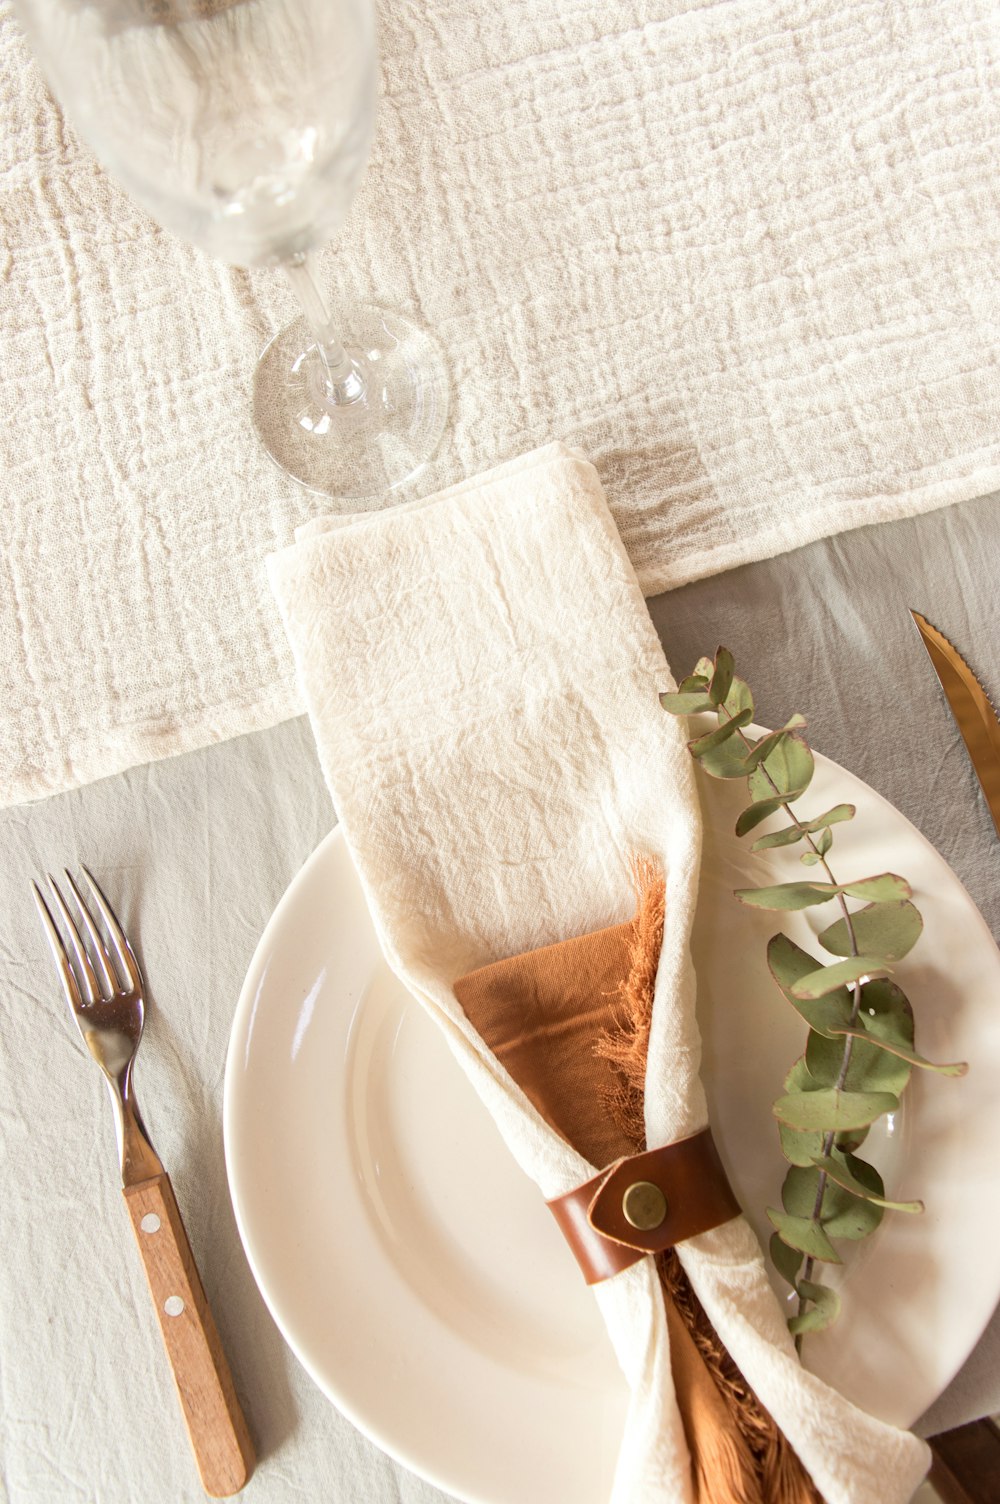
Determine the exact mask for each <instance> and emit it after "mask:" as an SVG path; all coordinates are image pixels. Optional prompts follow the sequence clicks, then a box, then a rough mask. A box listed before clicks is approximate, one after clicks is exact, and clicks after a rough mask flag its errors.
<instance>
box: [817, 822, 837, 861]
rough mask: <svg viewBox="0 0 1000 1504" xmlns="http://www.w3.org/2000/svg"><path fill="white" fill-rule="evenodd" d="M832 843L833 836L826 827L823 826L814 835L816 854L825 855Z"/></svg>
mask: <svg viewBox="0 0 1000 1504" xmlns="http://www.w3.org/2000/svg"><path fill="white" fill-rule="evenodd" d="M832 845H833V836H832V835H831V833H830V831H829V830H828V829H826V828H824V829H823V830H821V831H820V832H819V834H818V835H817V837H816V855H817V856H826V854H827V852H828V851H829V850H830V847H831V846H832Z"/></svg>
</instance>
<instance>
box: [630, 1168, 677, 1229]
mask: <svg viewBox="0 0 1000 1504" xmlns="http://www.w3.org/2000/svg"><path fill="white" fill-rule="evenodd" d="M622 1211H623V1212H624V1213H625V1221H626V1222H627V1223H628V1224H629V1225H630V1226H631V1227H637V1228H638V1229H639V1231H640V1232H652V1231H653V1229H654V1228H655V1227H662V1225H663V1223H664V1222H665V1221H666V1217H667V1198H666V1196H664V1194H663V1192H662V1191H661V1190H660V1187H659V1186H658V1185H654V1184H653V1183H652V1181H651V1180H637V1181H636V1182H635V1184H634V1185H630V1186H629V1188H628V1190H627V1191H626V1192H625V1194H624V1196H623V1197H622Z"/></svg>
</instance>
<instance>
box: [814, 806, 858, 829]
mask: <svg viewBox="0 0 1000 1504" xmlns="http://www.w3.org/2000/svg"><path fill="white" fill-rule="evenodd" d="M856 814H857V810H856V808H855V807H854V805H853V804H835V805H834V806H833V808H832V809H828V810H827V811H826V813H825V814H822V815H816V816H814V818H813V819H812V820H810V821H809V823H808V825H807V826H806V830H810V831H811V830H825V829H826V827H827V826H828V825H839V824H840V823H841V821H842V820H853V819H854V816H855V815H856Z"/></svg>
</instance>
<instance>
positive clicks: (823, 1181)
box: [718, 705, 862, 1353]
mask: <svg viewBox="0 0 1000 1504" xmlns="http://www.w3.org/2000/svg"><path fill="white" fill-rule="evenodd" d="M718 712H719V715H720V717H721V716H726V717H727V719H729V720H732V719H733V716H732V713H731V712H730V711H728V710H726V707H725V705H720V706H719V707H718ZM736 734H737V736H738V737H739V738H740V741H741V742H742V743H743V745H744V747H746V749H747V751H748V752H751V751H752V750H753V743H752V742H751V741H750V738H749V737H748V736H747V735H746V733H745V732H744V730H743V728H742V726H738V727H737V728H736ZM759 766H760V771H761V772H762V773H763V775H764V777H765V778H766V779H767V781H768V783H769V784H770V786H771V789H772V792H773V793H775V794H777V795H779V796H781V790H780V789H779V788H778V785H777V784H776V783H775V781H774V779H773V778H772V777H771V775H770V773H769V772H768V771H767V768H765V767H764V764H763V763H761V764H759ZM783 808H784V811H785V814H786V815H788V817H789V822H790V823H791V824H792V825H794V826H795V827H796V829H798V830H800V831H801V832H802V835H803V837H804V839H805V840H806V842H807V844H808V845H809V847H810V848H811V849H812V851H813V852H814V853H815V855H816V858H817V860H818V862H819V865H820V866H821V867H822V869H823V871H824V872H825V873H826V876H827V878H828V880H829V881H830V882H831V883H833V885H834V886H836V884H837V879H836V878H835V877H834V875H833V872H832V871H831V870H830V864H829V862H828V861H827V859H826V857H825V855H824V854H823V852H821V851H820V850H819V848H818V847H817V845H816V842H815V841H814V840H813V837H812V831H810V830H807V829H806V828H805V826H804V824H803V823H802V821H801V820H800V819H799V818H798V816H797V815H796V813H795V811H794V810H793V809H792V808H791V807H790V806H789V805H788V804H785V805H784V806H783ZM837 903H838V905H839V907H840V911H841V914H842V915H843V918H844V924H845V926H846V928H847V936H848V942H849V944H850V948H851V955H852V956H857V955H859V954H860V952H859V950H858V941H857V936H856V934H855V932H854V925H853V923H852V922H851V911H850V909H849V908H848V907H847V901H846V899H845V898H844V895H843V893H838V894H837ZM861 989H862V983H861V982H855V983H854V985H853V987H852V988H851V991H852V994H853V998H852V1007H851V1025H852V1027H853V1025H854V1024H855V1023H857V1019H858V1014H859V1013H860V1011H861ZM853 1051H854V1040H853V1039H852V1038H851V1036H850V1035H848V1036H847V1038H846V1039H845V1040H844V1056H843V1059H842V1061H841V1064H840V1070H839V1071H838V1073H837V1080H836V1084H835V1089H836V1090H837V1091H840V1090H842V1089H843V1085H844V1082H845V1081H846V1080H847V1072H848V1071H849V1070H850V1068H851V1055H852V1054H853ZM836 1138H837V1134H836V1130H831V1131H830V1132H829V1133H827V1134H826V1135H825V1136H824V1138H823V1158H824V1159H826V1158H828V1157H829V1155H830V1153H831V1151H832V1150H833V1147H834V1143H835V1141H836ZM828 1178H829V1177H828V1176H827V1173H826V1171H825V1170H820V1172H819V1180H818V1181H817V1184H816V1199H815V1201H814V1203H813V1210H812V1217H811V1220H812V1221H813V1222H817V1223H818V1222H820V1220H821V1217H822V1212H823V1199H824V1197H825V1196H826V1187H827V1182H828ZM815 1267H816V1260H815V1259H814V1258H813V1256H812V1254H809V1255H807V1257H806V1260H805V1263H804V1264H803V1266H802V1279H803V1281H805V1282H806V1283H809V1282H810V1281H811V1280H812V1277H813V1272H814V1270H815ZM809 1303H810V1302H809V1300H808V1298H807V1297H806V1296H805V1295H802V1294H800V1295H799V1309H798V1312H797V1314H798V1315H799V1316H801V1315H802V1314H803V1313H804V1311H805V1309H806V1306H807V1305H809ZM795 1351H796V1352H797V1353H801V1352H802V1333H801V1332H799V1333H797V1334H796V1337H795Z"/></svg>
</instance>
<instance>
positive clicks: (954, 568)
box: [0, 498, 1000, 1504]
mask: <svg viewBox="0 0 1000 1504" xmlns="http://www.w3.org/2000/svg"><path fill="white" fill-rule="evenodd" d="M998 577H1000V513H998V510H997V507H996V504H995V498H987V499H984V500H981V501H976V502H969V503H966V504H964V505H961V506H956V507H953V508H950V509H946V510H944V511H941V512H936V513H932V514H929V515H927V516H924V517H922V518H918V519H914V520H912V521H908V522H898V523H892V524H885V525H883V526H881V527H878V528H870V529H864V530H861V531H858V532H854V533H848V534H844V535H841V536H839V537H835V538H833V539H830V540H828V541H825V542H821V543H817V544H813V545H811V546H810V547H808V548H806V549H803V550H801V551H799V552H797V553H791V554H788V555H785V556H783V557H779V558H777V559H775V560H772V561H768V562H765V563H760V564H754V565H751V566H748V567H747V568H744V569H740V570H737V571H734V572H732V573H730V574H725V575H721V576H718V577H716V578H713V579H709V580H707V581H703V582H701V583H699V584H696V585H691V586H688V587H686V588H684V589H682V590H678V591H675V592H673V593H672V594H669V595H665V596H661V597H659V598H657V599H656V600H653V601H651V602H650V609H651V611H652V614H653V617H654V620H655V621H656V624H657V627H658V628H659V630H660V632H661V635H662V637H663V641H664V645H665V647H666V651H667V654H668V657H669V658H670V660H671V662H672V664H673V665H674V667H675V669H676V670H678V671H681V670H684V669H686V668H688V667H689V666H690V664H691V663H693V661H694V660H695V658H696V657H697V656H698V655H699V654H700V653H701V652H703V651H712V650H714V648H715V646H716V645H717V644H718V643H719V642H725V643H727V644H729V645H730V646H732V647H733V648H734V650H735V651H736V652H737V654H738V656H739V661H740V667H741V669H742V670H743V672H745V674H746V676H747V677H748V678H749V679H750V681H751V683H752V685H753V686H754V689H755V691H756V694H757V700H758V706H759V718H760V719H761V720H762V721H764V722H771V723H774V722H777V721H778V720H779V719H780V718H783V717H784V716H786V715H787V714H788V713H789V712H790V711H792V710H794V709H801V710H803V711H806V712H807V713H808V715H809V718H810V723H811V734H812V738H813V741H814V744H815V745H816V746H817V747H818V748H820V749H822V750H823V751H825V752H827V753H828V754H829V755H830V756H832V757H834V758H836V759H837V760H838V761H840V762H842V763H845V764H846V765H847V766H848V767H850V768H852V769H853V770H854V771H855V772H857V773H859V774H860V775H861V776H862V777H863V778H865V779H867V780H868V781H869V782H870V783H871V784H873V785H874V786H875V788H877V789H878V790H879V791H880V792H881V793H883V794H885V795H886V796H887V797H888V798H889V799H891V800H892V801H893V802H894V803H895V804H896V805H897V806H898V807H899V808H900V809H901V810H902V811H903V812H904V813H905V814H906V815H907V816H908V817H909V818H910V819H911V820H912V821H913V822H914V823H915V824H916V825H917V826H918V827H919V828H920V829H921V830H922V831H923V832H924V833H925V834H926V835H927V836H928V837H929V838H930V839H931V840H932V841H933V842H934V843H935V845H937V846H938V848H939V849H940V850H941V851H942V852H943V854H944V855H945V856H946V858H947V859H948V860H949V861H950V862H951V864H952V866H953V867H954V869H955V871H956V872H957V873H958V876H959V877H960V878H961V879H962V881H963V882H964V883H965V884H966V886H967V887H968V889H969V890H970V892H971V893H972V895H973V897H974V898H975V899H976V901H977V902H978V903H979V904H980V906H981V908H982V909H983V912H984V913H985V915H986V917H987V919H988V921H989V923H990V924H991V925H992V927H993V930H994V933H1000V928H998V927H1000V898H998V896H997V878H998V875H1000V846H998V842H997V838H996V835H995V834H994V831H993V827H992V825H991V823H990V821H989V818H988V816H987V813H986V810H985V807H984V805H983V802H982V800H981V797H980V796H979V793H978V789H977V786H976V784H975V782H974V779H973V775H972V772H971V770H970V767H969V764H968V762H967V759H966V756H965V753H964V750H963V748H962V746H961V743H960V741H959V738H958V735H957V733H956V731H955V728H954V726H953V724H952V722H951V719H950V717H949V715H948V712H947V710H946V709H945V706H944V703H943V700H942V698H941V695H940V693H939V691H938V688H937V683H936V680H935V679H934V677H933V675H932V673H931V670H930V667H929V664H928V662H927V660H926V657H925V655H924V652H923V649H922V648H921V646H920V644H919V642H918V640H917V638H916V635H915V632H914V629H913V627H912V625H911V622H910V618H909V616H908V614H907V610H906V607H907V606H908V605H914V606H916V607H918V608H920V609H922V610H923V611H924V612H925V613H926V614H927V615H928V616H929V617H930V618H931V620H933V621H934V622H936V623H937V624H938V625H939V626H940V627H941V628H942V629H943V630H944V631H945V632H947V633H948V634H949V635H950V636H951V637H952V638H953V639H954V640H955V641H956V642H958V643H960V644H961V645H962V646H963V647H964V648H965V649H966V651H967V653H968V655H969V656H970V658H971V659H972V660H973V661H974V663H975V664H976V666H977V667H978V669H979V671H980V673H981V675H982V677H983V679H984V680H985V682H986V683H987V686H988V687H992V688H993V689H994V690H996V691H998V692H1000V667H998V666H997V662H996V652H997V648H998V646H1000V590H998V588H997V580H998ZM613 629H614V624H613V623H609V630H613ZM332 819H333V815H332V811H331V808H330V804H329V801H328V798H327V795H326V791H325V788H324V786H323V781H322V778H321V776H320V772H319V768H318V765H317V761H316V756H315V752H314V748H313V744H312V740H311V737H310V732H309V727H308V724H307V723H306V722H305V721H304V720H298V721H293V722H289V723H287V724H285V725H282V726H279V727H277V728H276V729H275V730H272V731H268V732H260V733H257V734H255V735H252V736H249V737H245V738H242V739H240V740H236V741H232V742H229V743H226V744H224V745H220V746H217V747H214V748H211V749H209V750H207V751H204V752H197V753H193V754H190V755H188V756H184V757H180V758H177V759H175V760H173V761H167V762H162V763H159V764H156V765H154V766H150V767H140V768H136V769H134V770H132V771H131V772H129V773H126V774H123V775H120V776H118V777H116V778H113V779H108V780H105V781H103V782H99V783H95V784H93V785H91V786H89V787H87V788H84V789H82V790H78V791H76V792H74V793H71V794H66V795H62V796H60V797H58V798H54V799H52V800H50V801H48V802H45V803H41V804H38V805H35V806H30V807H21V808H15V809H10V810H7V811H5V812H3V814H2V815H0V1132H2V1140H3V1158H2V1169H0V1177H2V1179H0V1228H2V1234H0V1248H2V1252H0V1499H2V1500H10V1501H13V1504H22V1501H31V1504H36V1501H37V1504H42V1501H51V1504H72V1501H88V1504H120V1501H141V1504H178V1501H189V1500H190V1501H195V1500H198V1499H200V1498H201V1497H202V1495H201V1491H200V1489H199V1487H198V1485H197V1479H196V1477H195V1473H194V1468H193V1464H192V1462H191V1459H190V1456H189V1454H188V1451H187V1446H186V1443H185V1440H184V1437H183V1433H182V1430H181V1423H180V1420H179V1416H178V1414H177V1410H176V1406H175V1400H174V1396H173V1393H172V1385H171V1380H170V1377H169V1374H168V1371H167V1367H166V1364H165V1362H164V1361H163V1357H162V1353H161V1351H160V1338H159V1333H158V1331H157V1328H156V1325H155V1322H154V1319H153V1315H152V1312H151V1310H150V1308H149V1302H148V1296H147V1293H146V1289H145V1285H144V1281H143V1274H142V1270H141V1268H140V1265H139V1261H138V1258H137V1257H136V1254H135V1250H134V1248H133V1246H132V1239H131V1234H130V1232H129V1230H128V1227H127V1224H126V1218H125V1215H124V1211H123V1208H122V1206H121V1204H120V1191H119V1189H118V1185H117V1180H116V1175H115V1165H114V1154H113V1142H112V1129H111V1119H110V1113H109V1110H108V1104H107V1101H106V1099H105V1096H104V1092H103V1088H102V1086H101V1084H100V1082H99V1079H98V1077H97V1073H96V1072H95V1071H94V1070H93V1068H92V1067H91V1066H90V1065H89V1064H88V1062H87V1061H86V1060H85V1058H84V1057H83V1054H82V1051H81V1047H80V1042H79V1039H78V1037H77V1035H76V1031H75V1029H74V1028H73V1025H72V1023H71V1021H70V1019H69V1018H68V1016H67V1015H66V1012H65V1008H64V1005H63V1004H62V1002H61V1000H60V998H59V996H58V993H57V989H56V986H55V980H54V975H53V973H52V970H51V967H50V964H49V960H48V957H47V954H46V952H45V948H44V941H43V938H42V935H41V933H40V931H39V928H38V925H37V922H36V919H35V915H34V911H33V908H32V905H31V902H30V896H29V891H28V887H27V879H28V877H29V876H31V875H34V874H37V873H39V872H42V871H44V870H45V869H46V868H50V869H58V868H60V867H61V866H62V865H63V864H77V863H79V862H80V861H86V862H87V863H88V864H89V865H91V866H92V867H93V868H94V869H95V871H96V872H97V873H98V874H99V875H100V877H101V878H102V880H103V881H104V883H105V885H106V887H107V889H108V891H109V894H110V895H111V896H112V898H113V901H115V902H116V904H117V905H118V907H119V909H120V912H121V915H122V918H123V919H124V920H125V921H126V923H127V925H128V927H129V929H130V930H131V931H132V932H133V934H134V937H135V939H136V940H137V942H138V945H139V947H140V950H141V954H142V956H143V959H144V962H145V966H146V970H147V973H148V975H149V977H150V978H152V979H153V998H154V1003H155V1006H154V1007H153V1008H152V1009H151V1016H150V1018H149V1022H148V1026H147V1038H146V1040H145V1042H144V1045H143V1059H142V1063H141V1067H140V1073H141V1088H142V1098H143V1101H144V1103H145V1104H146V1115H147V1118H148V1120H149V1122H150V1126H151V1130H152V1132H153V1134H154V1138H155V1141H156V1144H157V1147H158V1148H159V1150H160V1152H161V1154H162V1156H163V1159H164V1161H165V1163H166V1164H167V1166H168V1168H169V1169H170V1171H171V1173H172V1176H173V1180H174V1185H175V1188H176V1190H177V1194H178V1199H179V1201H180V1204H181V1206H182V1208H183V1209H184V1212H185V1216H186V1219H187V1223H188V1229H189V1232H190V1235H191V1240H192V1243H193V1246H194V1248H195V1250H196V1254H197V1257H198V1260H199V1263H200V1266H201V1272H202V1275H203V1278H204V1281H205V1284H206V1287H207V1290H208V1293H209V1297H210V1299H211V1301H212V1304H213V1306H214V1310H215V1314H216V1318H217V1321H218V1324H219V1327H220V1329H221V1331H222V1334H223V1338H224V1341H225V1344H226V1346H227V1349H228V1351H229V1354H230V1357H231V1361H232V1365H233V1369H234V1373H235V1376H236V1381H237V1386H238V1388H239V1390H240V1392H241V1395H242V1396H243V1398H244V1401H245V1404H246V1409H247V1413H248V1417H249V1420H250V1425H251V1428H252V1430H253V1433H254V1436H255V1438H256V1440H257V1443H258V1446H259V1450H260V1463H259V1466H258V1471H257V1473H256V1475H255V1477H254V1479H253V1480H252V1482H251V1483H250V1485H249V1486H248V1488H247V1490H246V1492H245V1495H244V1497H245V1498H246V1499H247V1500H248V1504H254V1501H258V1504H293V1501H295V1504H300V1501H303V1500H309V1501H310V1504H313V1501H331V1504H348V1501H350V1504H361V1501H364V1504H395V1501H397V1500H399V1501H405V1504H431V1501H435V1500H438V1501H440V1500H441V1499H443V1497H444V1496H443V1495H442V1494H440V1493H439V1492H438V1491H437V1490H436V1489H434V1488H432V1487H431V1486H430V1485H428V1484H425V1483H423V1482H421V1481H419V1480H417V1479H415V1478H413V1477H412V1476H411V1475H410V1474H408V1473H407V1472H406V1471H405V1470H404V1469H403V1468H401V1467H398V1466H396V1465H395V1464H394V1463H392V1462H391V1461H389V1459H388V1458H386V1457H385V1456H383V1455H382V1453H380V1452H379V1451H378V1450H377V1449H376V1448H375V1447H374V1446H373V1445H371V1444H370V1443H369V1442H368V1441H366V1440H365V1439H364V1438H363V1437H362V1436H360V1435H359V1434H358V1433H357V1432H356V1431H355V1430H354V1429H353V1428H352V1427H351V1425H350V1424H349V1423H348V1422H347V1421H346V1420H344V1419H342V1417H341V1416H340V1415H339V1414H338V1413H337V1411H336V1410H334V1409H333V1407H332V1406H330V1405H329V1404H328V1403H327V1402H326V1400H324V1399H323V1398H322V1396H321V1395H320V1394H319V1392H318V1391H317V1390H316V1389H314V1387H313V1385H312V1383H311V1382H310V1380H309V1379H308V1378H307V1377H306V1376H305V1374H304V1373H303V1372H302V1370H301V1369H300V1368H299V1366H298V1364H297V1363H296V1361H295V1359H294V1358H293V1357H292V1356H291V1354H290V1353H289V1352H288V1351H287V1350H286V1348H285V1346H284V1343H283V1342H282V1340H281V1338H280V1336H279V1335H278V1332H277V1331H276V1329H275V1327H274V1325H273V1323H272V1321H271V1319H270V1317H269V1315H268V1314H267V1312H266V1310H265V1308H264V1305H263V1302H262V1300H261V1298H260V1296H259V1295H258V1293H257V1290H256V1288H255V1286H254V1283H253V1280H252V1278H251V1275H250V1272H249V1269H248V1267H247V1264H246V1261H245V1259H244V1256H243V1253H242V1249H241V1247H240V1243H239V1240H238V1237H237V1234H236V1228H235V1224H234V1220H233V1214H232V1210H231V1207H230V1203H229V1198H228V1194H227V1188H226V1178H225V1170H224V1166H223V1156H222V1128H221V1110H222V1086H223V1069H224V1061H225V1052H226V1043H227V1037H228V1032H229V1026H230V1021H231V1018H232V1014H233V1009H234V1006H235V1003H236V999H237V995H238V992H239V988H240V983H241V981H242V978H243V974H244V971H245V969H246V966H247V963H248V962H249V960H250V957H251V954H252V952H253V949H254V946H255V944H256V941H257V939H258V937H259V935H260V932H261V930H262V928H263V926H264V924H265V922H266V921H267V919H268V917H269V915H270V914H271V912H272V910H273V908H274V906H275V904H276V903H277V901H278V899H279V897H280V896H281V893H282V892H283V890H284V888H285V886H286V885H287V883H288V881H289V879H290V878H291V877H292V875H293V874H294V873H295V871H296V870H297V869H298V867H299V866H300V865H301V863H302V862H303V861H304V860H305V858H306V857H307V856H308V855H309V853H310V852H311V851H312V849H313V848H314V846H315V845H316V844H317V843H318V842H319V840H320V839H321V838H322V837H323V836H324V835H325V834H326V832H327V830H328V829H329V827H330V825H331V823H332ZM997 1006H998V1009H1000V999H998V1000H997ZM998 1181H1000V1173H998ZM994 1257H995V1253H994V1252H993V1251H992V1250H990V1249H984V1250H983V1258H984V1261H986V1260H989V1259H992V1258H994ZM995 1410H1000V1320H998V1319H995V1320H994V1323H993V1326H992V1327H991V1328H990V1329H989V1330H988V1331H987V1333H986V1335H985V1337H984V1338H983V1340H982V1342H981V1344H980V1346H979V1347H978V1348H977V1350H976V1351H975V1353H974V1354H973V1356H972V1357H971V1359H970V1360H969V1362H968V1363H967V1365H966V1367H965V1368H964V1370H963V1371H962V1372H961V1373H960V1374H959V1376H958V1377H957V1378H956V1380H955V1381H954V1383H953V1384H952V1386H951V1388H950V1389H949V1391H948V1392H947V1393H946V1394H945V1395H944V1396H943V1397H942V1398H941V1400H940V1401H939V1402H938V1404H937V1405H936V1406H935V1407H934V1409H933V1410H932V1411H931V1412H930V1413H929V1415H928V1416H927V1417H925V1420H924V1422H923V1425H922V1429H924V1430H925V1431H932V1430H940V1429H944V1428H946V1427H949V1426H952V1425H955V1424H958V1423H960V1422H962V1421H965V1420H969V1419H972V1418H973V1417H976V1416H979V1415H981V1414H984V1413H986V1412H989V1411H995ZM511 1504H517V1501H516V1500H512V1501H511ZM553 1504H568V1501H561V1500H553Z"/></svg>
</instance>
